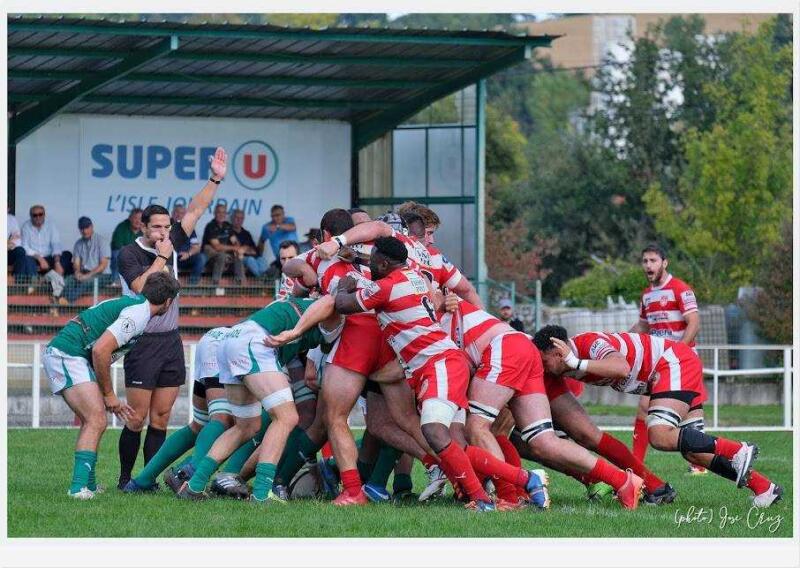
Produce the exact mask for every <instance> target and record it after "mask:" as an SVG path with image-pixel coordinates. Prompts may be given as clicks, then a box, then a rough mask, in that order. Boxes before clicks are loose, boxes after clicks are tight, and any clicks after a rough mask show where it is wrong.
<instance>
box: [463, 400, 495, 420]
mask: <svg viewBox="0 0 800 568" xmlns="http://www.w3.org/2000/svg"><path fill="white" fill-rule="evenodd" d="M469 413H470V414H474V415H475V416H480V417H481V418H483V419H485V420H488V421H489V422H494V421H495V420H497V416H498V415H499V414H500V410H499V409H497V408H495V407H493V406H489V405H488V404H483V403H482V402H476V401H474V400H470V401H469Z"/></svg>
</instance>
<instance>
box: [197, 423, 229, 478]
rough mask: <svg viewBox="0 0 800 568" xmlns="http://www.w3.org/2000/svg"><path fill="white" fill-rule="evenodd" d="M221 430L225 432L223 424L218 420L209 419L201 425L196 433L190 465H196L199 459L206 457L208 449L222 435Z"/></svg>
mask: <svg viewBox="0 0 800 568" xmlns="http://www.w3.org/2000/svg"><path fill="white" fill-rule="evenodd" d="M223 432H225V425H224V424H223V423H222V422H220V421H219V420H209V421H208V424H206V425H205V426H203V429H202V430H200V433H199V434H198V435H197V440H195V442H194V453H193V454H192V465H194V466H195V467H197V464H199V463H200V460H201V459H203V458H204V457H206V454H207V453H208V450H210V449H211V446H213V445H214V441H215V440H216V439H217V438H219V437H220V436H222V433H223Z"/></svg>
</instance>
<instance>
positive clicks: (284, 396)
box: [259, 387, 294, 413]
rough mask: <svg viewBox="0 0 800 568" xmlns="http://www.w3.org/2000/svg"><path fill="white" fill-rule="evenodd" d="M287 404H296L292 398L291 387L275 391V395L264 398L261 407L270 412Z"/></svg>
mask: <svg viewBox="0 0 800 568" xmlns="http://www.w3.org/2000/svg"><path fill="white" fill-rule="evenodd" d="M285 402H294V398H293V397H292V389H291V388H289V387H286V388H285V389H281V390H279V391H275V392H274V393H272V394H270V395H267V396H265V397H264V398H262V399H261V406H263V407H264V410H266V411H267V412H269V411H270V410H271V409H273V408H275V407H276V406H278V405H281V404H283V403H285ZM259 413H260V410H259Z"/></svg>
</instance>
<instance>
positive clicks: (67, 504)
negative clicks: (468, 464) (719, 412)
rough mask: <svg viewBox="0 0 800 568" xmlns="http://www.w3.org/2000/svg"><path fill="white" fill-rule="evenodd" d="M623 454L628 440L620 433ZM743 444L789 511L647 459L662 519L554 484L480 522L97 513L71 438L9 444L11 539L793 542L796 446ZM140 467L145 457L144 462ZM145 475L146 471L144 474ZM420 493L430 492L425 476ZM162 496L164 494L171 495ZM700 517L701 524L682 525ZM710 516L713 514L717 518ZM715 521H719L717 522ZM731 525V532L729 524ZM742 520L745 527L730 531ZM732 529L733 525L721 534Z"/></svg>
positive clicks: (299, 512) (441, 513)
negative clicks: (531, 504)
mask: <svg viewBox="0 0 800 568" xmlns="http://www.w3.org/2000/svg"><path fill="white" fill-rule="evenodd" d="M615 435H618V436H619V437H620V438H621V439H622V440H624V441H625V442H626V443H630V434H629V433H627V432H617V433H616V434H615ZM117 438H118V433H117V431H109V432H108V433H107V434H106V436H105V437H104V439H103V442H102V447H101V452H100V461H99V467H98V475H97V478H98V481H99V482H100V483H103V484H105V485H107V486H113V485H114V482H115V481H116V475H117V457H116V443H117ZM742 439H746V440H748V441H751V442H755V443H757V444H758V445H759V446H760V448H761V457H759V459H758V461H757V462H756V463H757V466H758V469H759V470H761V471H762V472H763V473H765V474H766V475H767V476H769V477H771V478H772V479H773V480H775V481H777V482H778V483H780V484H782V485H783V486H784V488H785V490H786V493H785V496H784V499H783V501H781V502H779V503H778V504H777V505H775V506H774V507H772V508H770V509H767V510H766V511H765V512H764V516H763V517H762V518H761V519H760V521H761V522H759V511H757V510H756V511H755V513H751V515H750V517H749V525H750V526H748V511H749V510H750V503H749V499H748V496H749V495H750V492H749V491H747V490H746V489H743V490H736V489H735V487H734V486H733V484H732V483H730V482H727V481H724V480H722V479H719V478H716V477H715V476H712V475H706V476H689V475H687V474H686V465H685V462H684V461H683V460H682V459H681V458H680V456H678V455H676V454H669V455H668V454H659V453H657V452H654V451H652V450H651V451H650V453H649V454H648V458H647V461H648V464H649V465H650V467H651V468H653V469H654V470H655V471H656V473H658V474H660V475H661V476H662V477H663V478H665V479H666V480H667V481H669V482H670V483H671V484H672V485H673V486H674V487H675V488H676V489H677V490H678V499H677V500H676V501H675V503H673V504H671V505H666V506H662V507H646V506H640V508H639V509H638V510H637V511H633V512H630V511H625V510H623V509H622V508H621V507H620V506H619V504H617V503H616V502H613V501H608V502H603V503H599V504H592V503H589V502H587V501H586V500H585V498H584V489H583V486H581V485H579V484H578V483H577V482H575V481H573V480H572V479H570V478H567V477H564V476H562V475H560V474H551V484H550V493H551V497H552V501H553V505H552V508H551V509H550V510H549V511H545V512H541V511H534V510H523V511H515V512H505V513H495V514H483V515H479V514H476V513H474V512H471V511H466V510H463V509H462V508H461V506H460V505H459V504H456V503H454V502H452V501H450V500H447V501H443V502H441V503H438V504H434V505H412V506H406V507H395V506H394V505H391V504H385V505H372V506H367V507H358V508H352V507H351V508H347V509H338V508H337V507H334V506H332V505H330V504H329V503H325V502H320V501H296V502H292V503H290V504H288V505H286V506H281V505H277V506H274V507H272V508H266V509H265V508H257V507H255V506H253V505H250V504H249V503H244V502H235V501H228V500H210V501H206V502H202V503H193V502H183V501H178V500H177V499H176V498H175V497H174V496H173V494H172V493H171V492H170V491H169V490H168V489H167V488H163V489H162V491H161V492H160V493H158V494H155V495H134V496H129V495H123V494H121V493H119V492H118V491H117V490H116V489H115V488H111V489H109V490H108V491H107V492H106V493H104V494H102V495H99V496H98V497H96V498H95V499H94V500H92V501H86V502H79V501H74V500H72V499H70V498H68V497H67V496H66V487H67V486H68V485H69V477H70V475H71V467H72V447H73V444H74V441H75V431H74V430H68V429H64V430H10V431H9V432H8V442H9V443H8V473H9V481H8V536H9V537H202V536H209V535H213V536H218V537H578V536H580V537H654V538H662V537H670V536H674V537H790V536H792V506H791V503H792V488H791V484H792V447H791V444H792V437H791V434H790V433H782V432H780V433H775V432H753V433H744V434H742ZM140 459H141V457H140ZM139 466H140V464H137V469H136V470H135V471H138V467H139ZM414 483H415V489H417V490H418V491H419V490H421V488H422V487H424V483H425V477H424V472H423V470H422V467H421V465H420V464H418V463H417V464H416V465H415V469H414ZM162 487H163V486H162ZM690 507H694V508H695V509H694V511H695V513H698V510H699V509H700V508H703V509H704V511H703V512H702V513H700V514H699V515H695V516H699V517H702V519H703V521H702V522H701V521H695V522H692V523H685V522H684V523H681V524H680V526H679V524H678V522H677V521H676V519H677V518H678V517H679V516H680V515H686V514H687V513H689V512H690V511H689V508H690ZM709 512H710V513H709ZM709 514H713V518H712V519H711V521H709V520H708V517H709ZM725 516H727V520H724V519H723V517H725ZM735 516H738V517H739V519H738V520H736V521H733V518H734V517H735ZM723 520H724V522H723Z"/></svg>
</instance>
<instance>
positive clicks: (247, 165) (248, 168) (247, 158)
mask: <svg viewBox="0 0 800 568" xmlns="http://www.w3.org/2000/svg"><path fill="white" fill-rule="evenodd" d="M266 173H267V155H266V154H259V155H258V166H257V169H256V170H255V171H254V170H253V155H252V154H245V155H244V175H246V176H247V177H249V178H250V179H256V178H263V177H264V175H265V174H266Z"/></svg>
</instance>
